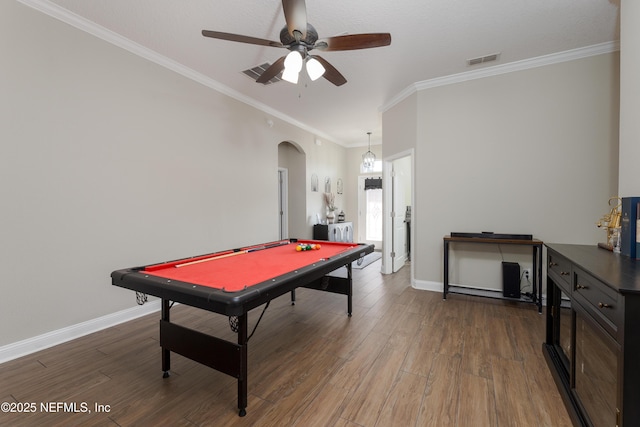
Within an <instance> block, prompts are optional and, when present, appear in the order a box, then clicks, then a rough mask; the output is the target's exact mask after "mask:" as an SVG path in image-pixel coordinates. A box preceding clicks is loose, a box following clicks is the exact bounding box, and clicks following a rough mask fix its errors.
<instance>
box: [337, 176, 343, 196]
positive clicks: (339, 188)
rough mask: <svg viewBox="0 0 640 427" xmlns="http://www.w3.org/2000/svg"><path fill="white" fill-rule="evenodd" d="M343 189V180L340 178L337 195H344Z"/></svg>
mask: <svg viewBox="0 0 640 427" xmlns="http://www.w3.org/2000/svg"><path fill="white" fill-rule="evenodd" d="M342 187H343V185H342V178H338V180H337V181H336V193H338V194H342V191H343V188H342Z"/></svg>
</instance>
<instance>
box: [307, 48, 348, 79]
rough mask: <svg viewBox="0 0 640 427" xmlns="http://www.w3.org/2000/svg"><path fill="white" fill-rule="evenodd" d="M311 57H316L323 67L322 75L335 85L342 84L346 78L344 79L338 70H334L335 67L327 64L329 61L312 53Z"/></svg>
mask: <svg viewBox="0 0 640 427" xmlns="http://www.w3.org/2000/svg"><path fill="white" fill-rule="evenodd" d="M313 57H314V58H315V59H317V60H318V61H319V62H320V63H321V64H322V66H323V67H324V70H325V71H324V74H323V75H322V77H324V78H325V79H327V80H329V81H330V82H331V83H333V84H334V85H336V86H342V85H343V84H345V83H346V82H347V79H345V78H344V76H343V75H342V74H340V71H338V70H336V67H334V66H333V65H331V64H329V62H327V60H326V59H324V58H323V57H321V56H318V55H313Z"/></svg>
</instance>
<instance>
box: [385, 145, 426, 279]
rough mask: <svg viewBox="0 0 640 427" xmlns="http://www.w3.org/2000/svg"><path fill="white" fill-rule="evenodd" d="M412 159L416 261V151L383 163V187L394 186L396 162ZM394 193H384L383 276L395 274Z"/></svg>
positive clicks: (400, 154)
mask: <svg viewBox="0 0 640 427" xmlns="http://www.w3.org/2000/svg"><path fill="white" fill-rule="evenodd" d="M404 157H410V159H411V174H410V179H411V230H410V235H409V238H410V241H411V246H412V247H411V259H412V260H415V259H417V257H418V254H417V253H416V250H415V249H416V248H415V242H416V239H415V230H416V226H415V218H416V206H415V200H416V195H415V191H416V186H415V175H416V168H415V153H414V149H413V148H411V149H408V150H405V151H401V152H399V153H396V154H394V155H391V156H388V157H385V158H384V161H383V163H382V187H383V188H386V189H390V188H391V187H390V186H391V185H392V184H393V178H392V176H391V173H392V171H393V162H394V161H395V160H398V159H401V158H404ZM392 196H393V191H383V193H382V198H383V200H382V209H383V212H384V217H383V219H382V268H381V269H382V273H383V274H391V273H393V260H392V259H391V252H392V251H393V219H392V218H391V214H392V210H393V199H392ZM410 267H411V285H412V286H413V282H414V272H415V262H411V264H410Z"/></svg>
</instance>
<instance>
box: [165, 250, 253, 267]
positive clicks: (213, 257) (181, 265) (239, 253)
mask: <svg viewBox="0 0 640 427" xmlns="http://www.w3.org/2000/svg"><path fill="white" fill-rule="evenodd" d="M248 252H249V251H238V252H231V253H230V254H224V255H218V256H212V257H211V258H204V259H197V260H195V261H189V262H185V263H182V264H176V268H180V267H186V266H189V265H193V264H200V263H201V262H207V261H213V260H216V259H222V258H227V257H230V256H236V255H242V254H246V253H248Z"/></svg>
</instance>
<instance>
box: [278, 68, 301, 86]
mask: <svg viewBox="0 0 640 427" xmlns="http://www.w3.org/2000/svg"><path fill="white" fill-rule="evenodd" d="M298 74H299V72H298V71H293V70H291V69H287V68H285V69H284V71H283V72H282V80H286V81H288V82H289V83H293V84H294V85H295V84H297V83H298Z"/></svg>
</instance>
